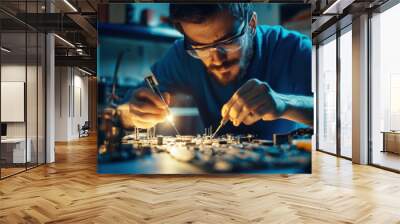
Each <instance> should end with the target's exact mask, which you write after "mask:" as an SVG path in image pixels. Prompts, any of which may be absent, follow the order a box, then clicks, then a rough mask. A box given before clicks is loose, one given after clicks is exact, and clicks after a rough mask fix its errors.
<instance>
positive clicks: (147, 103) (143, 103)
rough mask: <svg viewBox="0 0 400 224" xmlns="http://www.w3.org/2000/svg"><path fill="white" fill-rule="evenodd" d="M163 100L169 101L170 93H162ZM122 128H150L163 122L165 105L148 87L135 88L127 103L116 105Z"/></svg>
mask: <svg viewBox="0 0 400 224" xmlns="http://www.w3.org/2000/svg"><path fill="white" fill-rule="evenodd" d="M163 97H164V100H165V101H166V103H167V104H169V103H170V98H171V97H170V94H169V93H163ZM118 111H119V114H120V120H121V124H122V127H123V128H128V129H130V128H134V127H137V128H151V127H153V126H155V125H156V124H158V123H161V122H164V121H165V119H166V117H167V115H168V109H167V105H165V104H164V102H163V101H162V100H161V99H160V97H159V96H157V95H156V94H154V93H153V92H152V91H151V90H150V89H148V88H139V89H137V90H136V91H135V92H134V93H133V96H132V99H131V101H130V102H129V103H127V104H123V105H121V106H119V107H118Z"/></svg>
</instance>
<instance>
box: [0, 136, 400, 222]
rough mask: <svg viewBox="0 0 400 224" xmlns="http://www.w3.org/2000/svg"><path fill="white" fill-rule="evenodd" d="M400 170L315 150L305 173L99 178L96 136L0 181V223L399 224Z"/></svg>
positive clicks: (59, 149)
mask: <svg viewBox="0 0 400 224" xmlns="http://www.w3.org/2000/svg"><path fill="white" fill-rule="evenodd" d="M399 198H400V175H399V174H396V173H392V172H388V171H384V170H381V169H378V168H375V167H370V166H361V165H354V164H352V163H351V162H350V161H348V160H344V159H338V158H336V157H333V156H330V155H327V154H324V153H321V152H313V174H311V175H235V176H223V177H221V176H212V175H207V176H196V175H185V176H179V175H171V176H163V175H155V176H144V175H119V176H114V175H99V174H97V173H96V139H95V138H94V137H89V138H84V139H82V140H80V141H74V142H70V143H68V144H63V143H59V144H57V146H56V163H54V164H49V165H45V166H41V167H38V168H35V169H33V170H29V171H27V172H25V173H21V174H18V175H16V176H13V177H10V178H7V179H5V180H2V181H0V201H1V203H0V223H400V212H399V211H400V200H398V199H399Z"/></svg>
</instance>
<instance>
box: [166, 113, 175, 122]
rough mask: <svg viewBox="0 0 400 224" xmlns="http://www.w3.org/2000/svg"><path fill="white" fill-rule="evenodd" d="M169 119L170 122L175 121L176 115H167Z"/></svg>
mask: <svg viewBox="0 0 400 224" xmlns="http://www.w3.org/2000/svg"><path fill="white" fill-rule="evenodd" d="M167 121H168V122H170V123H172V122H174V116H172V114H169V115H168V116H167Z"/></svg>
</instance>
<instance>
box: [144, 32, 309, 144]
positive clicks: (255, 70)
mask: <svg viewBox="0 0 400 224" xmlns="http://www.w3.org/2000/svg"><path fill="white" fill-rule="evenodd" d="M254 41H255V43H254V46H255V48H254V55H253V58H252V60H251V62H250V64H249V67H248V68H247V71H246V72H245V74H244V75H243V77H242V78H241V79H240V80H235V81H234V82H232V83H229V84H227V85H225V86H224V85H221V84H219V83H218V82H217V81H216V80H215V79H214V78H213V77H212V76H211V75H210V74H208V73H207V71H206V68H205V66H204V65H203V63H202V62H201V60H200V59H196V58H193V57H192V56H190V55H189V54H188V53H187V52H186V51H185V49H184V45H183V40H177V41H176V42H175V43H174V44H173V46H172V47H171V48H170V49H169V50H168V52H167V53H166V54H165V55H164V56H163V57H162V59H161V60H159V61H158V62H156V63H155V64H154V65H153V66H152V67H151V71H152V72H153V74H154V75H155V76H156V78H157V80H158V81H159V84H160V89H161V91H168V92H177V91H182V92H185V93H187V94H190V95H191V96H192V97H193V98H194V101H195V103H196V105H197V107H198V110H199V112H200V117H201V119H202V121H203V123H204V126H205V127H209V126H210V125H212V126H213V127H214V129H215V128H216V127H217V126H218V124H219V121H220V120H221V108H222V106H223V105H224V104H225V103H226V102H228V100H229V99H230V98H231V97H232V95H233V94H234V93H235V91H236V90H238V89H239V88H240V87H241V86H242V85H243V84H244V83H245V82H246V81H248V80H249V79H252V78H256V79H259V80H261V81H264V82H267V83H268V84H269V85H270V86H271V88H272V89H273V90H274V91H276V92H278V93H283V94H290V95H303V96H312V92H311V40H310V39H309V38H308V37H307V36H305V35H302V34H300V33H298V32H295V31H289V30H286V29H284V28H283V27H281V26H266V25H261V26H257V29H256V35H255V37H254ZM301 127H306V126H305V125H303V124H300V123H296V122H293V121H289V120H285V119H278V120H275V121H262V120H260V121H258V122H256V123H254V124H253V125H250V126H246V125H244V124H241V125H240V126H239V127H235V126H233V124H232V123H231V122H228V124H227V125H225V126H224V128H223V129H221V132H220V134H223V133H232V134H255V135H257V136H258V137H259V138H263V139H271V138H272V134H274V133H287V132H290V131H292V130H294V129H297V128H301Z"/></svg>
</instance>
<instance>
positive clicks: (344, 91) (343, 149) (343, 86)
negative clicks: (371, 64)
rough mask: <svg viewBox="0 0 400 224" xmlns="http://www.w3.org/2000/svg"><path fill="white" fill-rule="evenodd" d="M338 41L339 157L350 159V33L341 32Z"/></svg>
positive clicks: (349, 28)
mask: <svg viewBox="0 0 400 224" xmlns="http://www.w3.org/2000/svg"><path fill="white" fill-rule="evenodd" d="M339 41H340V51H339V52H340V155H341V156H344V157H347V158H351V157H352V148H351V147H352V96H353V94H352V74H353V71H352V33H351V26H349V27H347V28H346V29H345V30H343V31H342V34H341V36H340V38H339Z"/></svg>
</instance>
